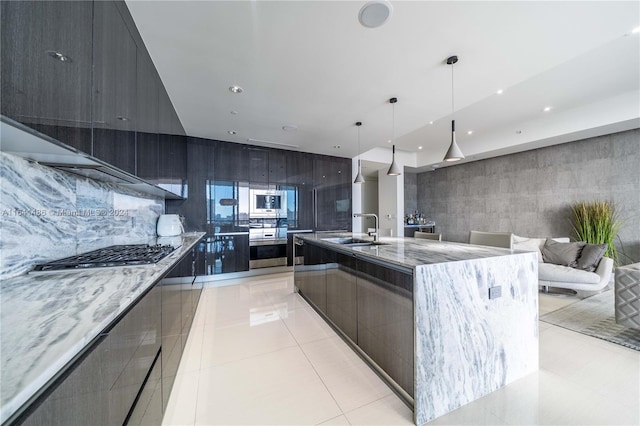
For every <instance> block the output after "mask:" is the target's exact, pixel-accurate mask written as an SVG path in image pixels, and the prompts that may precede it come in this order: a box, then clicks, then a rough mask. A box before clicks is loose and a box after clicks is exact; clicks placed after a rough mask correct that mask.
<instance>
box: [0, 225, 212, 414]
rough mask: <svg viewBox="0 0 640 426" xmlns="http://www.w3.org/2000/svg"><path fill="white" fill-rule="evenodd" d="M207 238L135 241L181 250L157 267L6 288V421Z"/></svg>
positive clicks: (2, 393)
mask: <svg viewBox="0 0 640 426" xmlns="http://www.w3.org/2000/svg"><path fill="white" fill-rule="evenodd" d="M204 235H205V233H204V232H194V233H188V234H183V235H182V236H180V237H171V239H164V240H161V239H158V240H156V239H155V238H153V239H152V240H150V239H147V240H145V241H132V242H131V244H138V243H148V244H156V243H163V244H166V243H171V242H173V243H174V244H175V245H178V244H181V245H180V247H178V248H177V249H176V250H175V251H174V252H173V253H171V254H170V255H169V256H167V257H165V258H164V259H162V260H161V261H160V262H158V263H156V264H154V265H145V266H126V267H110V268H95V269H87V270H82V271H56V272H46V273H29V274H26V275H21V276H18V277H14V278H11V279H7V280H3V281H2V282H1V283H0V309H1V310H0V327H1V328H0V348H1V351H0V360H1V362H2V363H1V365H2V383H1V384H0V421H1V422H4V421H5V420H6V419H7V418H9V417H10V416H11V415H12V414H13V413H14V412H15V411H16V410H18V409H19V408H20V407H21V406H22V405H23V404H24V403H25V402H26V401H28V399H29V398H30V397H31V396H32V395H34V394H35V393H36V392H37V391H38V390H39V389H41V388H42V387H43V386H44V385H45V384H46V383H47V382H48V381H49V380H50V379H51V378H52V377H53V376H54V375H55V374H56V373H58V372H59V371H60V370H61V369H62V368H64V366H65V365H66V364H67V363H68V362H69V361H70V360H72V359H73V358H74V357H75V356H76V355H77V354H79V353H80V352H81V351H82V350H83V349H84V348H85V347H86V346H87V345H88V344H89V343H90V342H91V341H92V340H93V339H95V338H96V337H97V336H98V335H99V334H100V333H101V332H102V331H103V330H104V329H106V328H107V327H108V326H109V325H110V324H111V323H112V322H113V320H114V319H116V318H117V317H118V315H120V314H121V313H122V312H124V311H126V310H127V309H128V308H129V307H130V306H131V304H132V303H133V302H135V301H136V300H137V299H138V297H139V296H140V295H142V294H143V293H144V292H145V291H146V290H147V289H148V288H149V287H151V286H152V285H154V284H155V283H156V282H157V281H158V280H159V279H160V278H161V277H162V276H163V275H164V274H165V273H167V272H168V271H169V269H170V268H171V267H172V266H174V265H175V264H176V263H177V261H178V260H179V259H180V258H181V257H183V256H184V255H185V254H186V253H187V252H188V251H189V250H190V249H191V248H192V247H193V246H194V245H196V244H197V243H198V242H199V241H200V240H201V239H202V237H203V236H204ZM178 238H179V240H178ZM177 241H179V242H178V243H177V244H176V242H177Z"/></svg>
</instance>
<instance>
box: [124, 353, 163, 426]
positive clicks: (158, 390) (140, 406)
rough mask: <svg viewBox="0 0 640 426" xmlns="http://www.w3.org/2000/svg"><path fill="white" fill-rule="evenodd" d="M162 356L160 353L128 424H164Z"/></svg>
mask: <svg viewBox="0 0 640 426" xmlns="http://www.w3.org/2000/svg"><path fill="white" fill-rule="evenodd" d="M160 357H161V354H160V353H158V356H157V358H156V360H155V363H154V364H153V368H152V369H151V371H150V372H149V376H148V378H147V382H146V383H145V384H144V387H143V388H142V391H141V392H140V396H139V398H138V402H136V405H135V407H134V408H133V411H132V412H131V416H129V420H128V422H127V425H131V426H134V425H159V424H162V417H163V412H162V361H161V358H160Z"/></svg>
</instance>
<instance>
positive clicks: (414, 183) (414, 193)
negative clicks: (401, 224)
mask: <svg viewBox="0 0 640 426" xmlns="http://www.w3.org/2000/svg"><path fill="white" fill-rule="evenodd" d="M416 210H418V174H417V173H404V214H405V216H406V215H409V214H411V213H413V212H415V211H416Z"/></svg>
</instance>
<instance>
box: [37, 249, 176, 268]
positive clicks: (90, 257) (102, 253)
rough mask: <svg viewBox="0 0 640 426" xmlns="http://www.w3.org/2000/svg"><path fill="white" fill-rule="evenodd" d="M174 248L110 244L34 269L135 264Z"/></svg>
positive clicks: (150, 260)
mask: <svg viewBox="0 0 640 426" xmlns="http://www.w3.org/2000/svg"><path fill="white" fill-rule="evenodd" d="M174 250H175V248H174V247H173V246H170V245H155V246H150V245H148V244H133V245H122V246H110V247H105V248H102V249H98V250H94V251H90V252H88V253H83V254H79V255H77V256H70V257H65V258H64V259H60V260H55V261H53V262H49V263H43V264H39V265H36V267H35V271H60V270H65V269H86V268H102V267H108V266H135V265H148V264H152V263H157V262H159V261H160V260H162V259H163V258H164V257H165V256H167V255H169V254H170V253H171V252H172V251H174Z"/></svg>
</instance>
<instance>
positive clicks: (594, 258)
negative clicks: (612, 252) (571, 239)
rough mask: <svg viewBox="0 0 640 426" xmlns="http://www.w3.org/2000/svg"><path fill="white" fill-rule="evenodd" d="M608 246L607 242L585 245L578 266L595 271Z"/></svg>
mask: <svg viewBox="0 0 640 426" xmlns="http://www.w3.org/2000/svg"><path fill="white" fill-rule="evenodd" d="M607 247H608V246H607V244H587V245H586V246H584V247H583V248H582V253H580V257H579V258H578V265H577V266H576V268H577V269H584V270H585V271H589V272H593V271H595V270H596V269H597V268H598V264H599V263H600V261H601V260H602V257H603V256H604V252H605V251H607Z"/></svg>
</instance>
